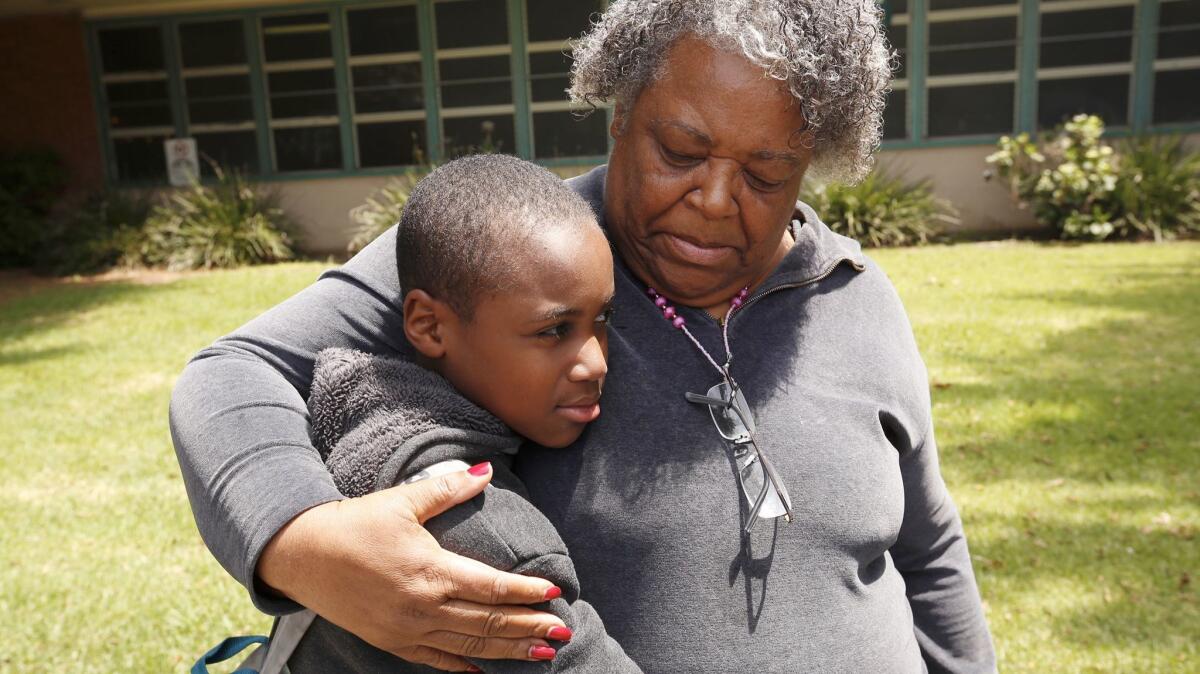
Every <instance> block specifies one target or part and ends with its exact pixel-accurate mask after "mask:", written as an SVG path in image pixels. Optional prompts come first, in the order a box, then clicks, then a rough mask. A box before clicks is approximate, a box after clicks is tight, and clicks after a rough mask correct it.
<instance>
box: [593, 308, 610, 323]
mask: <svg viewBox="0 0 1200 674" xmlns="http://www.w3.org/2000/svg"><path fill="white" fill-rule="evenodd" d="M612 317H613V309H612V307H609V308H607V309H605V310H604V311H602V312H600V315H599V316H597V317H596V322H597V323H600V324H601V325H605V326H607V325H608V324H610V323H612Z"/></svg>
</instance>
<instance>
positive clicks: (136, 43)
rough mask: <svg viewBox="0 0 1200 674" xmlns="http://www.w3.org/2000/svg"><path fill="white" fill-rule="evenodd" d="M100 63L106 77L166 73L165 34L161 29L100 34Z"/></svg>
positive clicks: (144, 28) (119, 29) (140, 29)
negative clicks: (164, 55)
mask: <svg viewBox="0 0 1200 674" xmlns="http://www.w3.org/2000/svg"><path fill="white" fill-rule="evenodd" d="M99 38H100V63H101V64H102V68H103V70H104V72H105V73H127V72H138V71H153V70H162V69H163V68H164V67H165V66H164V65H163V42H162V30H160V29H159V27H158V26H138V27H136V28H106V29H104V30H102V31H100V34H99Z"/></svg>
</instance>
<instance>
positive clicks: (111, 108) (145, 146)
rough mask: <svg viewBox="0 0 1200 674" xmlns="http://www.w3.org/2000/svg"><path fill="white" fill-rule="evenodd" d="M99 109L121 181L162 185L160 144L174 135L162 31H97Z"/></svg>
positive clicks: (163, 170) (164, 166) (145, 28)
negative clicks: (99, 84) (107, 130)
mask: <svg viewBox="0 0 1200 674" xmlns="http://www.w3.org/2000/svg"><path fill="white" fill-rule="evenodd" d="M97 42H98V47H99V52H100V63H99V67H100V72H101V76H100V79H101V87H102V89H101V96H102V99H101V109H102V114H104V115H105V116H106V117H107V122H108V129H109V137H110V139H111V141H112V154H113V160H114V163H115V165H116V171H117V175H116V177H117V178H118V179H120V180H125V181H141V180H165V179H166V175H167V162H166V156H165V155H164V149H163V141H164V140H166V139H167V138H170V137H171V136H173V135H174V134H175V125H174V120H173V119H172V112H171V97H170V93H169V86H168V83H167V69H166V56H165V51H164V49H163V34H162V28H161V27H159V26H138V27H133V28H109V29H104V30H100V31H98V32H97Z"/></svg>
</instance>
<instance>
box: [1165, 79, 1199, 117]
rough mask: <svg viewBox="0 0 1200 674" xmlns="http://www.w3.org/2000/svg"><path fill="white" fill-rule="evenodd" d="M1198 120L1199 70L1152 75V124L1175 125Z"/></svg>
mask: <svg viewBox="0 0 1200 674" xmlns="http://www.w3.org/2000/svg"><path fill="white" fill-rule="evenodd" d="M1197 120H1200V70H1166V71H1161V72H1157V73H1155V74H1154V122H1155V123H1156V124H1177V123H1179V122H1195V121H1197Z"/></svg>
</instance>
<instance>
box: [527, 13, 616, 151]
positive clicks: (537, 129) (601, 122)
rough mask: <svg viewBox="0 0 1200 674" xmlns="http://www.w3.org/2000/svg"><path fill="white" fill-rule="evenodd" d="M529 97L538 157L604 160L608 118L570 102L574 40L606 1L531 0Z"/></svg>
mask: <svg viewBox="0 0 1200 674" xmlns="http://www.w3.org/2000/svg"><path fill="white" fill-rule="evenodd" d="M526 8H527V18H526V27H527V34H528V38H529V42H528V46H527V50H528V54H529V70H528V72H529V97H530V101H531V102H530V110H531V112H532V114H533V156H534V157H535V158H537V159H556V158H560V157H587V156H603V155H605V154H607V153H608V119H607V116H606V115H605V114H604V111H603V110H594V111H593V110H590V109H587V108H584V109H582V110H579V109H574V108H573V107H572V106H571V102H570V100H568V98H567V93H566V90H567V87H568V86H569V85H570V73H571V56H570V54H571V40H572V39H574V38H576V37H578V36H579V35H582V34H583V32H584V31H586V30H587V29H588V26H589V25H590V21H591V16H592V15H593V14H596V13H599V12H601V11H603V9H604V7H603V2H602V1H601V0H575V1H573V2H562V0H527V3H526Z"/></svg>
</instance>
